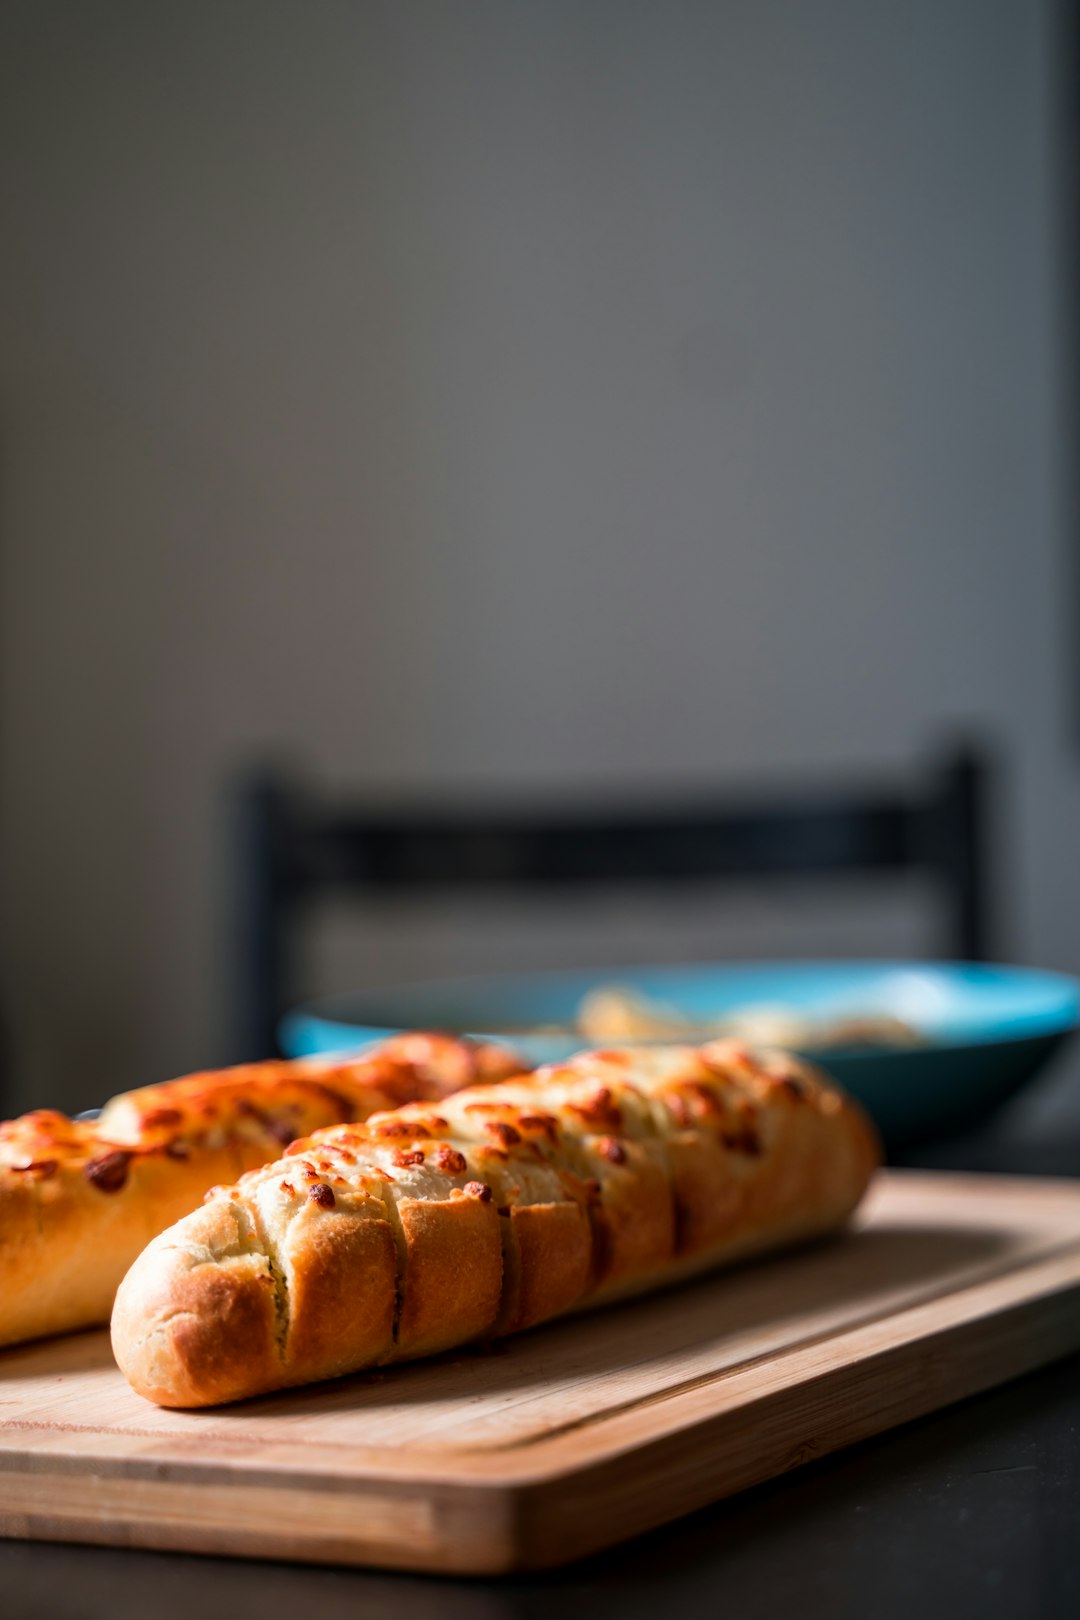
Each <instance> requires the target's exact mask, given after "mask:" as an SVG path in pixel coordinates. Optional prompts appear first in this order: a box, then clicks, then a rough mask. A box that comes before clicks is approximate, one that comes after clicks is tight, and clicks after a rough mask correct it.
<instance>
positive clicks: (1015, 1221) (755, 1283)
mask: <svg viewBox="0 0 1080 1620" xmlns="http://www.w3.org/2000/svg"><path fill="white" fill-rule="evenodd" d="M1078 1346H1080V1182H1078V1183H1069V1182H1046V1181H1023V1180H1019V1179H1006V1178H997V1177H975V1176H941V1175H921V1174H918V1175H917V1174H908V1173H889V1174H884V1175H882V1176H881V1177H880V1179H879V1181H878V1183H877V1184H876V1186H875V1189H874V1191H873V1193H872V1194H871V1196H870V1198H869V1199H868V1201H867V1204H866V1206H865V1209H864V1211H863V1212H862V1214H861V1215H860V1218H859V1220H858V1222H857V1224H856V1226H855V1228H854V1229H853V1230H852V1231H851V1232H850V1233H848V1234H847V1235H845V1236H843V1237H841V1238H837V1239H834V1240H832V1241H831V1242H829V1243H825V1244H821V1245H819V1246H817V1247H815V1248H812V1249H804V1250H803V1251H801V1252H800V1253H798V1254H789V1255H786V1256H783V1257H778V1258H775V1259H772V1260H767V1261H759V1262H757V1263H755V1264H754V1265H752V1266H751V1265H748V1266H746V1267H744V1268H742V1269H739V1270H735V1271H730V1272H727V1273H718V1274H717V1275H715V1276H713V1277H710V1278H708V1279H707V1280H705V1281H701V1282H698V1283H696V1284H692V1285H688V1286H685V1287H682V1288H679V1289H673V1290H671V1291H670V1292H668V1293H664V1294H660V1295H656V1296H653V1297H651V1298H649V1299H646V1300H642V1301H638V1302H636V1303H632V1304H625V1305H622V1306H617V1307H612V1308H611V1309H609V1310H606V1311H599V1312H596V1313H594V1314H592V1315H588V1316H581V1317H577V1318H574V1319H572V1320H569V1321H564V1322H560V1323H557V1324H553V1325H552V1326H550V1327H548V1328H544V1329H540V1330H537V1331H536V1332H533V1333H530V1334H525V1335H522V1336H521V1337H520V1338H518V1339H514V1340H511V1341H507V1342H506V1343H504V1344H503V1345H501V1346H499V1347H497V1348H496V1349H494V1350H487V1351H484V1352H473V1353H468V1354H456V1355H452V1356H448V1357H444V1358H442V1359H441V1360H438V1361H432V1362H427V1363H417V1364H415V1365H412V1366H403V1367H399V1368H393V1369H389V1368H388V1369H387V1370H386V1371H384V1372H381V1373H369V1374H366V1375H361V1376H359V1377H355V1378H351V1379H345V1380H340V1381H338V1382H336V1383H333V1384H324V1385H321V1386H318V1387H315V1388H312V1389H309V1390H303V1391H297V1392H294V1393H286V1394H284V1395H278V1396H275V1397H272V1398H269V1399H266V1400H259V1401H251V1402H248V1403H247V1404H245V1405H243V1406H237V1407H231V1408H222V1409H219V1410H216V1411H210V1412H202V1413H197V1412H164V1411H159V1410H157V1409H156V1408H155V1407H152V1406H150V1405H148V1404H147V1403H146V1402H144V1401H142V1400H140V1399H139V1398H138V1397H137V1396H135V1395H133V1394H132V1393H131V1391H130V1390H129V1389H128V1386H127V1385H126V1383H125V1382H124V1380H123V1379H122V1378H121V1376H120V1374H119V1373H118V1372H117V1370H116V1368H115V1366H114V1365H113V1363H112V1359H111V1356H110V1353H109V1346H108V1339H107V1336H106V1335H105V1334H104V1333H90V1334H80V1335H78V1336H76V1337H73V1338H68V1339H59V1340H55V1341H52V1342H47V1343H43V1344H39V1345H36V1346H30V1347H26V1348H22V1349H16V1350H10V1351H7V1352H5V1353H3V1354H0V1530H2V1532H3V1534H4V1535H7V1536H23V1537H27V1536H29V1537H40V1538H44V1539H52V1540H68V1541H90V1542H106V1543H109V1544H112V1545H116V1546H139V1547H163V1548H174V1549H182V1550H185V1551H190V1552H208V1553H232V1554H239V1555H243V1556H249V1557H257V1558H300V1559H308V1560H314V1561H318V1562H327V1563H350V1564H357V1563H359V1564H380V1565H388V1566H392V1567H401V1568H409V1569H426V1570H441V1571H454V1572H488V1573H496V1572H499V1571H506V1570H511V1569H520V1568H536V1567H540V1566H544V1565H550V1564H555V1563H560V1562H563V1561H565V1560H568V1559H571V1558H576V1557H579V1556H581V1555H582V1554H584V1553H588V1552H592V1551H595V1550H596V1549H598V1548H601V1547H605V1546H609V1545H611V1544H612V1543H614V1542H616V1541H620V1540H622V1539H624V1538H625V1537H627V1536H630V1535H633V1534H635V1533H636V1532H639V1531H642V1530H646V1529H649V1528H651V1527H653V1526H655V1525H658V1524H661V1523H663V1522H664V1521H666V1520H668V1519H672V1518H675V1517H676V1516H678V1515H679V1514H682V1513H686V1512H688V1511H690V1510H691V1509H692V1508H696V1507H700V1506H702V1505H703V1504H704V1503H706V1502H710V1501H713V1500H715V1499H716V1498H718V1497H722V1496H726V1495H728V1494H730V1493H731V1492H734V1491H738V1490H742V1489H743V1488H744V1487H746V1486H748V1485H752V1484H755V1483H757V1482H758V1481H760V1480H764V1479H768V1478H770V1477H771V1476H773V1475H775V1474H780V1473H783V1472H784V1471H785V1470H787V1469H790V1468H794V1467H796V1466H797V1465H798V1464H800V1463H803V1462H806V1461H808V1460H809V1459H811V1458H814V1457H819V1456H821V1455H823V1454H824V1453H826V1452H829V1451H832V1450H835V1449H836V1448H837V1447H840V1446H845V1445H849V1444H850V1443H851V1442H853V1441H856V1440H861V1439H864V1438H865V1437H866V1436H868V1435H871V1434H875V1433H877V1432H878V1431H880V1430H882V1429H886V1428H888V1427H890V1426H891V1425H893V1424H896V1423H900V1422H903V1421H904V1420H905V1419H908V1418H912V1417H915V1416H917V1415H919V1414H921V1413H924V1412H928V1411H931V1410H933V1409H934V1408H935V1407H939V1406H942V1405H944V1404H945V1403H946V1402H949V1401H954V1400H957V1399H958V1398H959V1397H961V1396H964V1395H969V1394H972V1393H974V1392H975V1391H977V1390H981V1389H985V1388H987V1387H988V1386H990V1385H992V1384H995V1383H999V1382H1000V1381H1002V1380H1003V1379H1006V1378H1011V1377H1013V1376H1015V1375H1016V1374H1018V1373H1022V1372H1025V1371H1027V1370H1029V1369H1030V1368H1032V1367H1036V1366H1039V1365H1040V1364H1042V1363H1044V1362H1047V1361H1050V1360H1052V1359H1053V1358H1055V1357H1057V1356H1061V1355H1064V1354H1065V1353H1067V1352H1068V1351H1070V1350H1073V1349H1075V1348H1077V1347H1078Z"/></svg>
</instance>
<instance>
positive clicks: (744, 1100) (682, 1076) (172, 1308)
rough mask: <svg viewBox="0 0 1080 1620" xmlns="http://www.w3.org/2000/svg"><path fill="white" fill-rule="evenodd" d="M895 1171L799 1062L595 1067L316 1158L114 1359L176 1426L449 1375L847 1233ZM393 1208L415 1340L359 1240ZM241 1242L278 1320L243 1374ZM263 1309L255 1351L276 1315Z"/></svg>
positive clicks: (523, 1085) (249, 1208) (148, 1298)
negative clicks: (687, 1282)
mask: <svg viewBox="0 0 1080 1620" xmlns="http://www.w3.org/2000/svg"><path fill="white" fill-rule="evenodd" d="M877 1162H878V1150H877V1144H876V1140H875V1137H874V1134H873V1131H872V1128H871V1127H870V1125H869V1124H868V1122H867V1121H866V1119H865V1117H864V1116H863V1114H862V1112H861V1110H859V1109H858V1108H857V1107H856V1106H855V1105H854V1104H853V1103H851V1102H850V1101H849V1100H848V1099H846V1098H845V1097H843V1095H842V1094H841V1093H840V1092H838V1091H837V1090H835V1089H834V1088H833V1087H832V1086H830V1085H829V1084H828V1082H826V1081H825V1080H824V1078H823V1077H822V1076H820V1075H818V1074H817V1073H816V1072H815V1071H814V1070H812V1069H811V1068H809V1067H808V1066H807V1065H805V1064H802V1063H799V1062H797V1061H796V1060H795V1059H792V1058H789V1057H787V1056H785V1055H784V1054H781V1053H764V1054H757V1055H751V1054H750V1053H749V1052H747V1051H746V1050H745V1049H744V1048H742V1047H739V1046H736V1045H734V1044H732V1043H713V1044H712V1045H709V1046H706V1047H702V1048H700V1049H694V1048H689V1047H678V1048H648V1049H639V1050H637V1051H614V1052H595V1053H584V1054H582V1055H580V1056H579V1057H578V1058H575V1059H573V1060H572V1061H571V1062H570V1063H568V1064H564V1065H561V1066H558V1067H552V1068H548V1069H543V1070H539V1071H538V1072H537V1073H536V1074H535V1075H531V1076H523V1077H519V1078H516V1079H512V1080H508V1081H507V1082H505V1083H504V1084H502V1085H498V1086H478V1087H474V1088H471V1089H468V1090H465V1091H462V1092H459V1093H457V1094H456V1095H453V1096H447V1097H444V1098H443V1099H441V1100H440V1101H439V1103H438V1105H437V1107H433V1106H432V1105H431V1104H429V1103H412V1104H407V1105H405V1106H403V1107H401V1108H400V1109H398V1110H397V1111H396V1112H394V1113H389V1114H381V1115H376V1116H375V1117H373V1118H372V1119H371V1120H370V1121H369V1122H368V1123H367V1124H366V1125H357V1126H352V1127H346V1128H341V1127H337V1128H330V1129H327V1130H321V1131H318V1132H316V1133H315V1134H314V1135H313V1136H311V1137H310V1138H309V1139H307V1140H305V1141H298V1142H296V1143H294V1144H293V1146H292V1148H291V1149H290V1152H289V1154H288V1155H287V1156H286V1157H285V1158H284V1159H282V1160H280V1161H279V1162H278V1163H276V1164H272V1165H268V1166H265V1167H264V1168H262V1169H261V1170H258V1171H255V1172H252V1173H251V1174H249V1175H246V1176H244V1177H242V1178H241V1180H240V1181H239V1183H238V1184H237V1186H235V1187H233V1188H229V1189H223V1190H222V1191H220V1192H219V1193H217V1194H216V1195H214V1196H213V1197H212V1198H211V1200H210V1202H209V1204H208V1205H207V1206H206V1210H204V1211H203V1212H200V1214H199V1215H197V1216H193V1217H190V1218H189V1219H188V1220H185V1221H182V1222H180V1223H179V1225H178V1226H176V1227H175V1228H173V1230H172V1231H171V1232H170V1233H166V1234H165V1235H164V1236H163V1237H162V1238H160V1239H158V1240H157V1242H156V1243H155V1244H153V1245H151V1247H150V1249H148V1250H147V1251H146V1253H145V1254H143V1255H142V1256H141V1257H140V1258H139V1260H138V1261H137V1262H136V1264H135V1265H134V1266H133V1267H132V1269H131V1271H130V1272H129V1273H128V1275H127V1277H126V1278H125V1279H124V1282H123V1284H122V1286H121V1288H120V1292H119V1295H118V1299H117V1309H116V1313H115V1315H114V1319H113V1345H114V1349H115V1351H116V1356H117V1360H118V1361H119V1363H120V1366H121V1368H122V1369H123V1371H124V1372H125V1373H126V1375H127V1377H128V1378H129V1380H130V1381H131V1383H132V1385H133V1387H134V1388H135V1389H136V1390H138V1391H139V1392H140V1393H141V1394H144V1395H147V1396H148V1397H149V1398H150V1399H152V1400H156V1401H159V1402H161V1403H162V1404H166V1405H207V1404H212V1403H214V1402H216V1401H220V1400H223V1399H228V1398H234V1397H235V1396H237V1395H241V1394H256V1393H260V1392H262V1391H265V1390H269V1389H275V1388H279V1387H282V1386H283V1385H289V1384H299V1383H305V1382H308V1381H310V1380H311V1379H315V1378H319V1377H322V1376H325V1373H326V1371H327V1370H331V1369H332V1370H335V1371H347V1370H355V1369H359V1368H361V1367H364V1366H370V1365H373V1364H375V1363H379V1362H385V1361H393V1360H398V1359H402V1358H404V1357H411V1356H416V1355H422V1354H427V1353H431V1352H433V1351H436V1350H441V1349H447V1348H450V1347H451V1346H453V1345H457V1344H463V1343H466V1342H468V1341H469V1340H470V1339H474V1338H478V1337H483V1336H485V1335H487V1334H489V1333H493V1332H498V1333H507V1332H513V1331H516V1330H517V1329H519V1328H523V1327H527V1326H530V1325H532V1324H534V1323H537V1322H541V1321H544V1320H547V1319H548V1318H550V1317H552V1316H555V1315H558V1314H560V1313H562V1312H565V1311H568V1310H576V1309H579V1308H581V1307H583V1306H587V1305H589V1304H593V1303H598V1302H602V1301H605V1300H608V1299H613V1298H619V1297H624V1296H626V1295H629V1294H633V1293H636V1292H639V1291H641V1290H642V1289H643V1288H647V1287H651V1286H657V1285H661V1284H664V1283H667V1282H670V1281H672V1280H676V1279H678V1278H679V1277H681V1276H684V1275H691V1274H693V1273H694V1272H695V1271H698V1270H701V1269H703V1268H704V1267H706V1266H710V1265H715V1264H717V1263H719V1262H721V1261H723V1260H725V1259H732V1258H735V1257H738V1256H740V1255H743V1254H749V1253H753V1252H756V1251H758V1250H760V1249H763V1248H767V1247H775V1246H776V1245H777V1244H778V1243H781V1242H791V1241H795V1240H798V1239H801V1238H804V1237H808V1236H811V1235H814V1234H816V1233H820V1232H825V1231H828V1230H830V1229H831V1228H833V1227H836V1226H838V1225H840V1224H841V1223H842V1222H843V1221H844V1220H845V1219H846V1218H847V1216H848V1215H849V1214H850V1212H851V1210H852V1209H853V1208H854V1206H855V1205H856V1203H857V1202H858V1200H859V1198H860V1197H861V1196H862V1193H863V1192H864V1190H865V1188H866V1185H867V1183H868V1181H869V1179H870V1176H871V1174H872V1172H873V1169H874V1167H875V1165H876V1164H877ZM317 1188H323V1189H325V1190H324V1191H322V1192H319V1191H317V1190H316V1189H317ZM305 1189H306V1191H305ZM218 1205H222V1206H228V1207H229V1208H232V1209H233V1210H234V1212H235V1213H234V1215H233V1217H232V1221H231V1224H230V1223H229V1222H225V1224H223V1225H222V1227H221V1228H220V1231H221V1237H220V1238H219V1239H216V1240H214V1241H211V1242H209V1243H208V1242H207V1239H206V1234H207V1233H208V1232H211V1233H212V1231H213V1230H214V1228H213V1227H212V1226H208V1225H207V1220H206V1211H207V1210H212V1209H213V1208H214V1207H215V1206H218ZM375 1206H381V1208H382V1210H383V1211H384V1214H385V1219H386V1228H387V1232H388V1233H390V1232H391V1231H392V1233H393V1237H394V1239H395V1240H396V1244H395V1248H394V1251H393V1264H394V1266H395V1270H396V1276H395V1283H394V1298H395V1300H396V1312H395V1314H394V1316H393V1319H392V1320H390V1319H388V1316H387V1299H388V1297H389V1292H390V1284H389V1283H388V1281H387V1277H386V1270H385V1264H383V1263H382V1262H380V1267H376V1268H374V1270H370V1269H369V1270H367V1271H365V1269H364V1267H365V1266H368V1265H369V1262H368V1260H367V1259H366V1258H365V1259H364V1260H363V1261H360V1260H354V1259H353V1258H352V1257H351V1250H350V1249H349V1244H350V1243H351V1242H352V1238H351V1237H350V1236H349V1232H348V1229H347V1228H346V1227H345V1226H344V1225H343V1224H342V1223H341V1220H340V1212H341V1210H342V1209H343V1208H354V1207H362V1208H364V1209H369V1208H373V1207H375ZM375 1218H376V1219H377V1218H378V1217H375ZM234 1230H236V1231H242V1232H243V1233H244V1234H246V1236H245V1238H244V1245H245V1246H244V1258H245V1260H246V1262H247V1263H248V1268H249V1269H248V1271H246V1272H245V1273H244V1274H243V1276H242V1277H239V1278H238V1279H237V1283H236V1288H237V1290H238V1292H237V1301H238V1303H236V1304H235V1305H234V1306H233V1307H231V1308H232V1309H234V1310H236V1311H238V1312H239V1311H240V1310H241V1304H240V1303H239V1301H241V1299H243V1300H247V1298H248V1294H249V1293H251V1292H252V1290H253V1289H254V1287H255V1282H254V1281H253V1280H252V1279H253V1278H255V1277H256V1275H257V1274H258V1273H257V1267H258V1257H259V1256H260V1255H262V1256H263V1257H265V1262H266V1265H267V1267H268V1268H269V1272H270V1274H271V1276H273V1277H274V1278H275V1279H277V1281H278V1288H277V1294H276V1298H277V1304H278V1310H279V1317H278V1320H277V1323H276V1326H275V1327H274V1329H273V1331H272V1333H271V1334H270V1337H269V1338H268V1337H267V1335H268V1333H269V1332H270V1330H268V1329H267V1328H265V1327H264V1328H263V1329H262V1330H261V1331H262V1338H261V1339H260V1340H259V1341H258V1342H257V1343H254V1344H249V1341H248V1340H247V1339H246V1337H244V1336H242V1335H240V1334H237V1335H236V1336H235V1337H234V1341H233V1345H232V1363H231V1366H230V1365H229V1358H228V1353H227V1349H226V1348H225V1346H224V1340H225V1339H226V1338H227V1336H228V1334H229V1333H230V1332H231V1331H232V1327H231V1320H230V1318H229V1316H228V1314H227V1313H226V1312H225V1311H224V1309H223V1307H222V1304H221V1299H220V1297H219V1294H218V1293H217V1292H214V1291H213V1289H214V1288H215V1287H217V1286H219V1285H217V1284H215V1283H214V1282H213V1280H212V1278H213V1272H214V1268H215V1267H218V1268H224V1269H225V1270H226V1271H229V1270H230V1268H233V1267H235V1264H236V1252H235V1240H234V1238H233V1236H232V1233H233V1232H234ZM330 1251H333V1253H334V1255H335V1256H339V1257H340V1258H334V1259H331V1258H330ZM386 1253H387V1254H389V1253H390V1251H389V1249H388V1250H386ZM365 1254H366V1251H365ZM178 1265H179V1266H181V1267H183V1268H185V1269H184V1281H183V1286H181V1285H180V1283H179V1281H178V1273H177V1269H176V1268H177V1266H178ZM252 1267H254V1268H255V1270H252V1269H251V1268H252ZM198 1278H206V1287H207V1289H208V1290H209V1292H208V1295H207V1298H208V1301H209V1303H208V1306H207V1312H206V1314H207V1317H208V1321H207V1323H206V1324H205V1325H201V1326H200V1325H198V1324H192V1322H191V1321H190V1319H189V1316H188V1315H187V1314H186V1313H187V1312H188V1311H189V1309H190V1306H189V1301H190V1299H191V1298H193V1297H195V1296H193V1295H192V1294H191V1292H190V1290H191V1287H192V1279H198ZM230 1297H231V1296H230ZM253 1297H254V1296H253ZM180 1301H183V1302H184V1303H183V1307H182V1314H179V1315H178V1314H176V1312H177V1305H178V1302H180ZM243 1309H244V1311H246V1312H247V1313H248V1315H244V1317H243V1320H244V1322H245V1333H246V1332H247V1330H248V1327H247V1324H248V1322H249V1315H250V1312H251V1311H252V1310H253V1309H254V1305H253V1303H248V1304H246V1305H244V1306H243ZM325 1319H329V1323H330V1324H331V1325H327V1322H326V1320H325ZM200 1332H202V1333H204V1334H205V1335H206V1337H205V1348H204V1347H203V1346H204V1341H203V1340H201V1339H200V1338H199V1333H200ZM173 1338H176V1339H177V1341H178V1342H177V1345H176V1346H175V1347H174V1348H171V1349H168V1350H166V1349H165V1348H164V1346H165V1344H166V1342H167V1341H169V1340H171V1339H173ZM329 1340H332V1343H333V1349H332V1351H328V1350H327V1349H326V1342H328V1341H329ZM202 1354H205V1360H206V1374H205V1378H204V1377H203V1376H202V1374H201V1371H200V1355H202ZM169 1367H174V1368H176V1369H177V1372H176V1375H175V1380H174V1382H173V1383H172V1384H171V1385H170V1382H169V1375H168V1373H167V1371H163V1369H167V1368H169ZM223 1367H227V1368H228V1372H227V1373H226V1372H224V1371H223V1370H222V1369H223ZM226 1385H227V1387H228V1389H229V1390H230V1391H231V1395H225V1394H223V1393H222V1391H223V1389H224V1388H225V1387H226Z"/></svg>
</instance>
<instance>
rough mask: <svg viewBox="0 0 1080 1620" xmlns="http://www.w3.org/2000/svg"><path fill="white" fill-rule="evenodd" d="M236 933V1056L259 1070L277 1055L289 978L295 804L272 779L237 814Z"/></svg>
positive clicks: (262, 780) (250, 785) (250, 793)
mask: <svg viewBox="0 0 1080 1620" xmlns="http://www.w3.org/2000/svg"><path fill="white" fill-rule="evenodd" d="M237 811H238V813H237V826H236V839H237V851H236V874H237V875H236V881H235V891H236V894H235V904H236V919H235V920H236V933H237V936H238V937H237V945H238V957H237V960H238V962H239V967H240V974H239V995H238V997H237V1006H236V1012H235V1018H236V1030H235V1046H236V1050H235V1053H234V1056H235V1057H236V1059H237V1061H242V1062H253V1061H255V1060H257V1059H260V1058H268V1057H274V1056H276V1055H277V1054H278V1046H277V1034H276V1031H277V1023H278V1019H279V1018H280V1017H281V1014H282V1012H283V1011H284V1005H285V999H286V987H287V984H288V975H289V955H290V944H289V933H290V921H291V919H290V916H289V913H290V910H291V908H292V903H293V890H294V888H295V885H294V883H293V881H292V877H291V863H290V861H289V838H288V827H289V802H288V795H287V793H286V791H285V789H284V787H283V785H282V783H281V781H280V779H279V778H276V777H275V776H273V775H270V774H263V775H259V776H256V777H254V778H253V779H251V780H249V781H248V782H247V783H245V784H244V786H243V789H242V791H241V794H240V796H239V801H238V806H237Z"/></svg>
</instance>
